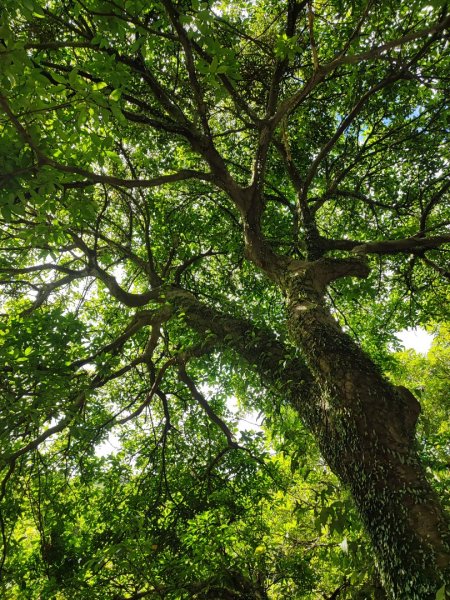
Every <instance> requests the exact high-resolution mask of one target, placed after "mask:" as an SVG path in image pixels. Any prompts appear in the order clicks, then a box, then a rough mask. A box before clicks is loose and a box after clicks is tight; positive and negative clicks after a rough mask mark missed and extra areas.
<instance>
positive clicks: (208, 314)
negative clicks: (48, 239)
mask: <svg viewBox="0 0 450 600" xmlns="http://www.w3.org/2000/svg"><path fill="white" fill-rule="evenodd" d="M286 295H287V311H288V324H289V326H290V330H291V334H292V337H293V339H294V340H295V341H296V343H297V344H298V346H299V348H300V349H301V351H302V354H303V355H304V356H305V358H306V360H307V362H308V366H309V369H308V368H307V367H306V365H305V364H304V363H303V362H302V361H301V360H300V359H298V358H295V357H292V356H289V354H288V353H287V350H286V347H285V346H284V345H283V344H282V343H281V342H280V340H278V339H276V338H275V336H274V335H273V333H272V332H270V331H268V330H263V329H261V328H257V327H256V326H255V325H254V324H252V323H251V322H248V321H244V320H241V319H237V318H235V317H232V316H230V315H226V314H223V313H220V312H218V311H216V310H215V309H213V308H210V307H206V306H205V305H203V304H202V303H200V302H199V301H198V300H197V299H196V298H195V297H194V296H193V295H191V294H187V293H183V294H180V295H179V297H178V300H177V303H178V307H179V308H180V309H181V310H182V312H183V314H184V315H185V319H186V320H187V321H188V323H189V325H190V326H191V327H193V329H195V330H197V331H198V332H199V333H201V334H206V333H207V334H208V336H210V335H215V336H216V338H217V343H218V345H222V346H226V347H228V348H232V349H234V350H235V351H236V352H237V353H239V354H240V355H241V356H242V357H243V358H245V360H247V361H248V362H249V363H250V364H252V365H253V366H254V368H255V369H256V370H257V371H258V373H259V374H260V377H261V380H262V382H263V383H264V384H265V385H267V386H268V387H269V388H270V389H273V390H275V391H277V392H278V393H280V394H281V395H282V396H283V397H284V398H285V399H286V400H287V401H289V402H290V404H291V405H292V406H293V407H294V408H295V409H296V411H297V412H298V413H299V415H300V417H301V418H302V420H303V422H304V423H305V425H306V426H308V427H309V428H310V429H311V431H312V432H313V434H314V436H315V438H316V440H317V442H318V445H319V447H320V449H321V452H322V455H323V457H324V459H325V460H326V461H327V463H328V464H329V466H330V467H331V469H332V470H333V471H334V472H335V474H336V475H337V476H338V477H339V479H340V480H341V481H342V482H343V483H344V484H345V485H346V486H347V487H348V488H349V489H350V491H351V493H352V496H353V499H354V501H355V504H356V506H357V508H358V509H359V512H360V515H361V518H362V520H363V522H364V524H365V527H366V530H367V532H368V534H369V536H370V538H371V541H372V544H373V548H374V554H375V559H376V563H377V566H378V569H379V572H380V575H381V579H382V583H383V585H384V587H385V589H386V591H387V593H388V595H389V597H390V598H392V599H394V600H435V594H436V591H437V590H438V589H439V587H440V586H441V585H442V583H443V582H444V581H445V576H446V575H447V577H448V572H449V566H450V552H449V543H450V539H449V538H450V535H449V524H448V521H447V519H446V517H445V515H444V513H443V511H442V508H441V506H440V503H439V500H438V498H437V497H436V495H435V493H434V492H433V490H432V489H431V488H430V486H429V484H428V482H427V480H426V478H425V473H424V470H423V467H422V466H421V464H420V460H419V458H418V456H417V452H416V448H415V442H414V428H415V423H416V419H417V416H418V413H419V404H418V402H417V400H416V399H415V398H414V396H413V395H412V394H411V393H410V392H408V390H406V389H405V388H397V387H394V386H392V385H390V384H389V383H388V382H387V381H385V380H384V379H383V377H382V375H381V373H380V372H379V371H378V369H377V367H376V366H375V365H374V363H373V362H372V361H371V360H370V359H369V358H368V357H367V356H366V355H365V354H364V353H363V352H362V351H361V350H360V348H359V347H358V346H357V345H356V344H355V343H354V342H353V340H352V339H351V338H349V337H348V336H347V335H346V334H345V333H343V332H342V330H341V328H340V327H339V325H338V324H337V323H336V321H335V320H334V319H333V317H332V316H331V315H330V314H329V312H328V310H327V308H326V307H325V306H324V305H323V302H322V298H321V297H320V294H317V293H316V292H315V291H314V290H312V288H311V286H307V285H304V282H303V283H302V281H301V280H299V278H298V277H297V278H294V277H293V278H292V280H291V281H290V284H289V286H287V288H286ZM311 372H312V373H313V376H312V375H311Z"/></svg>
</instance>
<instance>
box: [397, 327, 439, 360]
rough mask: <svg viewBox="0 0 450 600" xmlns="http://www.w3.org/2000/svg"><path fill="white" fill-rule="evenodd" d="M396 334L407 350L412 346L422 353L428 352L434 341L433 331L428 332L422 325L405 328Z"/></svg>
mask: <svg viewBox="0 0 450 600" xmlns="http://www.w3.org/2000/svg"><path fill="white" fill-rule="evenodd" d="M396 336H397V337H398V339H399V340H400V341H401V342H402V344H403V345H404V347H405V350H409V349H410V348H412V349H413V350H415V351H416V352H420V353H421V354H427V352H428V350H429V349H430V346H431V343H432V341H433V336H432V335H431V333H428V331H425V329H422V327H415V328H414V329H412V328H408V329H403V330H402V331H399V332H398V333H396Z"/></svg>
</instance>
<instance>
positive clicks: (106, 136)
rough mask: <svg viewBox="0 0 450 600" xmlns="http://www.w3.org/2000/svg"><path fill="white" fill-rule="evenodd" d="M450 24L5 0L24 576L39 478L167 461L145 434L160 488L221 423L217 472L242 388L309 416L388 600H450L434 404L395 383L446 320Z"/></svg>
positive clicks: (249, 7)
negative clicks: (423, 449) (415, 342)
mask: <svg viewBox="0 0 450 600" xmlns="http://www.w3.org/2000/svg"><path fill="white" fill-rule="evenodd" d="M449 23H450V17H449V16H448V15H447V4H446V3H445V2H442V1H439V0H436V1H433V2H430V1H429V2H423V1H421V0H410V1H409V2H401V3H398V2H391V1H388V0H383V2H373V1H371V0H368V1H365V2H359V1H356V0H355V1H354V2H351V3H345V2H342V1H340V0H326V1H325V0H324V1H319V0H316V1H314V2H313V1H312V0H310V1H308V0H307V1H298V2H296V1H295V0H293V1H291V0H289V1H288V2H287V3H281V2H275V1H273V0H272V1H269V0H266V1H263V2H259V3H257V4H254V3H251V2H226V3H220V2H219V3H209V2H204V3H199V2H197V1H196V0H195V1H194V0H193V1H192V2H187V1H185V0H181V1H180V2H178V3H176V2H172V0H162V1H161V2H147V1H143V0H86V1H85V2H81V0H75V1H73V2H67V3H60V2H53V1H51V0H50V1H49V2H47V3H46V4H44V3H40V2H38V1H35V0H23V1H22V0H6V3H5V5H4V9H3V16H2V27H1V44H2V47H1V50H0V52H1V54H0V57H1V64H2V70H1V95H0V107H1V110H2V115H3V118H2V136H3V143H2V147H1V150H0V152H1V160H2V166H3V172H2V182H3V187H4V189H5V193H4V195H3V196H2V205H1V212H2V216H3V220H2V234H1V235H2V248H3V250H4V255H3V257H2V259H1V263H0V270H1V272H2V281H1V283H2V287H3V294H4V298H5V301H4V309H3V310H4V315H3V318H4V324H3V325H2V327H3V329H2V336H3V346H2V350H1V352H2V360H3V367H2V369H3V376H4V378H3V381H2V384H1V385H2V391H3V394H4V402H3V403H4V417H3V423H2V431H3V434H2V465H3V468H4V479H3V483H2V495H3V497H4V499H5V511H4V514H3V516H2V534H3V541H4V546H5V550H4V554H3V562H5V561H6V558H7V549H8V547H10V546H11V544H12V543H13V541H14V538H13V537H12V533H11V531H12V530H13V524H14V523H15V522H16V521H17V518H18V514H20V511H21V506H22V497H21V494H23V493H24V491H25V490H26V489H29V487H27V486H28V483H26V482H27V481H28V479H27V474H28V477H31V478H32V479H33V480H36V478H37V480H39V477H40V476H41V475H42V473H43V470H42V469H43V468H42V465H41V466H40V465H39V461H41V460H44V462H45V460H47V461H49V462H48V464H47V466H46V468H45V469H44V471H48V469H49V465H50V464H51V460H56V458H55V457H57V456H60V455H62V456H64V457H65V460H66V461H67V469H68V470H69V471H70V469H74V470H75V471H77V469H78V470H79V469H82V470H83V469H86V468H87V467H86V464H87V463H89V460H90V459H89V453H87V448H88V447H89V445H90V447H92V446H93V445H95V443H96V441H98V439H100V438H101V437H102V436H103V437H104V436H106V435H107V432H108V431H111V430H114V431H119V432H122V433H119V434H118V435H120V436H122V443H126V441H127V440H128V439H130V440H132V439H133V440H134V441H130V442H129V443H130V444H131V445H132V446H133V447H134V451H135V452H137V453H138V454H139V455H140V456H141V460H145V458H144V457H146V456H147V459H148V460H149V461H150V458H151V456H150V454H151V451H150V450H148V448H147V444H150V440H149V435H150V436H153V438H154V439H153V442H154V443H155V446H154V447H155V448H156V447H158V448H159V449H160V450H158V455H159V456H160V462H159V463H158V464H160V469H161V470H160V474H162V475H161V476H162V478H163V481H164V478H165V476H166V475H165V473H166V463H165V461H166V458H167V455H171V456H172V457H175V456H177V451H176V444H177V443H179V444H180V445H181V446H183V447H184V448H185V450H186V451H187V449H188V448H189V444H190V443H192V444H193V447H195V448H198V443H197V442H195V440H196V439H197V436H198V435H199V432H203V433H204V435H205V436H206V439H209V440H210V446H209V448H210V449H209V450H208V452H209V454H208V460H209V467H208V468H211V469H215V468H216V466H217V464H218V463H220V462H221V461H222V459H223V458H224V456H226V455H228V454H229V453H233V452H234V451H235V450H236V449H237V447H238V445H239V444H238V443H237V441H236V433H235V432H233V428H232V427H231V426H230V425H229V424H227V413H226V409H225V404H226V403H225V398H226V396H227V395H230V394H233V393H234V394H240V395H243V394H242V390H243V389H245V393H246V394H247V395H248V394H250V393H251V392H250V391H251V390H253V394H254V396H255V399H254V400H253V403H252V405H253V406H255V407H257V408H258V409H259V410H263V411H264V413H265V414H266V415H267V416H268V418H269V420H271V421H272V422H274V423H276V422H277V419H279V418H280V417H279V414H280V410H281V409H280V407H282V406H283V405H285V404H287V405H290V406H291V407H293V408H294V409H295V411H296V412H297V413H298V414H299V415H300V417H301V419H302V421H303V423H304V425H305V426H306V428H307V429H308V431H309V432H311V433H312V435H313V438H314V439H315V442H316V443H317V445H318V447H319V449H320V452H321V454H322V456H323V458H324V460H325V461H326V462H327V464H328V465H329V466H330V468H331V469H332V471H333V472H334V473H335V474H336V475H337V477H338V478H339V479H340V481H341V482H342V483H343V484H344V485H345V486H346V487H347V488H348V489H349V491H350V493H351V496H352V498H353V501H354V503H355V505H356V507H357V509H358V511H359V514H360V515H361V519H362V521H363V524H364V526H365V529H366V531H367V534H368V536H369V538H370V541H371V544H372V547H373V552H374V555H375V557H376V562H377V568H378V570H379V573H380V577H381V580H382V582H383V585H384V587H385V589H386V591H387V593H388V595H389V597H390V598H395V599H403V598H404V599H408V600H411V599H414V598H417V599H421V600H423V599H431V598H433V599H434V598H435V596H436V593H437V592H438V590H441V591H440V592H439V593H440V594H441V593H442V590H443V587H442V586H443V585H444V584H445V583H446V582H447V583H448V581H449V580H448V578H449V568H450V567H449V565H450V551H449V544H450V539H449V529H448V518H447V517H446V516H445V514H444V512H443V508H442V506H441V505H440V503H439V500H438V498H437V496H436V493H435V492H434V491H433V490H432V488H431V487H430V484H429V482H428V481H427V479H426V474H425V470H424V467H423V464H422V463H421V460H420V457H419V454H418V452H417V445H416V441H415V424H416V420H417V417H418V414H419V410H420V406H419V402H418V401H417V399H416V398H415V396H414V395H413V394H412V393H411V392H410V391H408V389H407V388H405V387H402V386H393V385H392V384H391V383H389V382H388V381H387V380H386V379H385V378H384V377H383V375H382V371H383V369H387V368H388V358H387V345H388V342H389V341H390V339H391V338H392V335H393V333H394V332H395V330H398V328H401V327H403V326H405V325H406V324H416V323H426V322H427V321H428V320H429V319H435V320H436V319H439V320H445V319H446V318H448V309H447V308H446V306H447V305H448V292H447V291H446V289H445V287H444V283H445V282H446V280H448V278H449V272H448V269H447V267H446V266H445V244H447V243H448V242H449V241H450V235H449V234H448V223H449V214H448V202H446V201H447V200H448V191H449V189H450V180H449V178H448V174H449V173H448V160H449V158H448V141H449V140H448V137H449V127H448V112H447V103H448V100H447V99H448V76H447V73H448V71H449V49H448V26H449ZM356 280H358V281H356ZM446 301H447V302H446ZM201 383H202V384H207V386H209V389H210V392H209V393H211V394H213V397H212V399H211V400H210V401H208V399H207V398H206V396H207V395H208V392H207V389H208V388H204V387H203V388H202V386H201V385H200V384H201ZM211 390H212V391H211ZM214 390H215V391H214ZM263 390H265V391H264V392H263ZM193 402H194V404H192V403H193ZM188 407H190V408H188ZM202 412H203V413H204V415H205V416H206V417H208V420H207V421H204V420H202V418H201V416H200V413H202ZM185 413H187V416H184V415H185ZM149 415H157V416H158V422H157V423H154V425H153V428H150V429H149V428H148V418H150V417H149ZM194 416H195V419H194V421H192V419H193V418H194ZM194 423H195V427H193V424H194ZM185 426H186V431H185V434H186V437H185V438H184V441H183V442H181V441H180V442H173V440H172V439H171V438H173V437H176V431H177V428H185ZM212 427H215V428H216V430H215V431H214V432H213V433H212V432H211V428H212ZM196 428H197V429H198V430H196ZM150 431H151V432H152V433H149V432H150ZM189 440H191V442H190V441H189ZM223 443H225V444H226V445H225V446H224V447H221V444H223ZM168 448H172V449H171V450H168ZM174 448H175V449H174ZM166 451H167V452H166ZM180 451H181V450H180ZM155 452H156V451H155ZM86 453H87V454H86ZM149 453H150V454H149ZM214 453H215V454H214ZM166 454H167V455H166ZM43 455H45V456H47V455H48V456H53V457H54V458H53V459H51V460H50V458H47V459H43V458H42V457H43ZM119 456H120V455H119ZM214 456H215V458H214ZM173 460H175V459H173ZM149 464H151V461H150V462H149ZM130 468H132V465H131V467H130ZM119 470H120V469H119ZM49 477H50V475H49ZM88 479H89V478H88ZM91 480H92V478H91ZM174 480H176V476H174ZM166 483H167V481H166ZM54 485H56V488H57V487H58V484H57V483H55V484H54ZM101 485H102V484H101V483H98V484H97V490H99V489H101ZM98 486H100V487H98ZM36 489H37V490H39V489H40V487H39V486H38V487H37V488H36ZM61 489H62V488H61ZM36 493H39V492H36ZM96 493H100V492H99V491H97V492H96ZM38 517H39V515H38ZM55 519H56V517H55ZM37 520H38V522H39V518H37ZM56 520H57V519H56ZM55 532H56V530H55ZM48 536H49V537H48V539H47V538H45V540H44V542H43V544H44V546H45V548H47V551H48V550H49V549H50V548H51V547H54V543H53V538H52V537H51V535H50V534H48ZM55 536H56V538H57V535H56V533H55ZM56 538H55V539H56ZM55 543H56V542H55ZM46 544H47V545H46ZM45 548H43V550H45ZM44 553H45V552H44ZM47 555H48V552H47ZM49 576H50V577H53V578H54V579H55V577H56V582H58V581H59V580H58V575H57V574H56V575H55V574H53V575H51V573H50V572H49ZM153 583H154V582H153ZM147 585H150V583H149V582H147ZM155 589H156V588H155ZM143 593H145V594H147V595H148V594H149V593H150V592H149V591H148V589H146V590H144V592H143ZM158 593H159V592H158ZM242 593H244V592H242ZM136 594H137V595H135V597H139V594H138V593H137V592H136ZM141 597H142V596H141Z"/></svg>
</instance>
